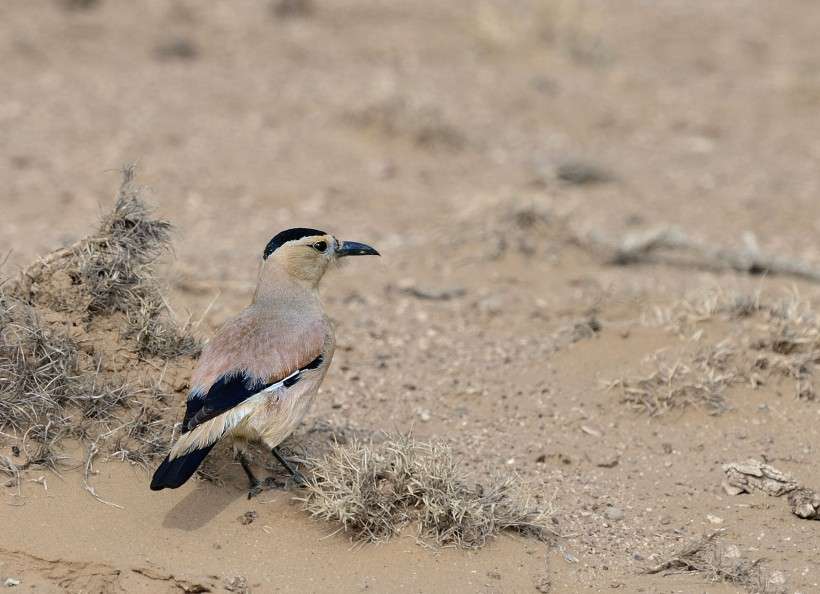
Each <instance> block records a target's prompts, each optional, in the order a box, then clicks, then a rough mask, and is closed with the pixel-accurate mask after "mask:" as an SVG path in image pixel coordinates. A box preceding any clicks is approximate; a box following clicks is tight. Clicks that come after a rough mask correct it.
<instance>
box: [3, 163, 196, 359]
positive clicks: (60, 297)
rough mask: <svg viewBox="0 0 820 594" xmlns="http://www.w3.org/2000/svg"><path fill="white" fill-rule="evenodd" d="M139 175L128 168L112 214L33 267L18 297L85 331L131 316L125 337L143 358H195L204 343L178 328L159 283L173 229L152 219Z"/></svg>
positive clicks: (16, 289)
mask: <svg viewBox="0 0 820 594" xmlns="http://www.w3.org/2000/svg"><path fill="white" fill-rule="evenodd" d="M134 175H135V170H134V167H133V166H128V167H125V168H124V169H123V173H122V183H121V184H120V188H119V191H118V192H117V197H116V200H115V203H114V208H113V210H112V211H111V212H110V213H108V214H106V215H105V216H103V218H102V221H101V222H100V226H99V229H98V231H97V232H96V233H95V234H93V235H91V236H90V237H87V238H85V239H82V240H80V241H78V242H77V243H75V244H74V245H72V246H70V247H68V248H64V249H60V250H57V251H55V252H53V253H51V254H49V255H48V256H46V257H45V258H42V259H40V260H37V261H36V262H34V263H33V264H31V265H30V266H29V267H28V268H26V269H25V270H24V271H23V273H22V275H21V277H20V279H19V281H18V282H17V283H16V285H15V287H14V292H15V294H16V295H17V296H18V297H19V298H20V299H22V300H24V301H26V302H28V303H30V304H32V305H34V306H36V307H40V308H47V309H51V310H54V311H57V312H65V313H68V314H69V315H70V316H72V317H74V318H79V319H80V320H81V321H83V322H84V323H86V324H87V323H88V322H89V321H91V320H93V319H94V318H95V317H99V316H108V315H112V314H116V313H122V314H125V316H126V319H127V322H126V324H125V327H124V328H123V332H124V335H125V336H126V337H134V338H136V340H137V343H138V346H137V352H139V353H140V354H141V355H145V356H156V357H161V358H163V359H172V358H175V357H179V356H184V355H196V354H197V353H198V352H199V348H200V343H199V341H198V340H197V339H196V338H194V336H193V335H192V334H191V328H190V326H189V325H180V324H178V323H177V322H176V320H175V319H174V316H173V315H172V312H171V311H170V309H169V308H168V306H167V304H166V302H165V300H164V299H163V297H162V292H161V290H160V288H159V286H158V284H157V282H156V279H155V276H156V273H155V265H156V261H157V259H158V258H159V257H160V256H162V255H163V254H165V253H167V252H169V251H170V245H171V244H170V241H171V235H170V233H171V224H170V223H169V222H168V221H165V220H163V219H158V218H155V217H154V216H153V212H152V211H151V209H150V208H149V207H148V206H147V205H146V204H145V202H144V201H143V200H142V196H141V193H142V188H141V187H140V186H139V185H137V183H136V182H135V181H134Z"/></svg>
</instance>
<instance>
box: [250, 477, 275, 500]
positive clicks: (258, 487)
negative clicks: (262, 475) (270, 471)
mask: <svg viewBox="0 0 820 594" xmlns="http://www.w3.org/2000/svg"><path fill="white" fill-rule="evenodd" d="M278 486H279V485H278V484H277V483H276V480H275V479H274V478H273V477H272V476H269V477H268V478H266V479H265V480H264V481H260V480H254V481H253V482H251V486H250V488H249V489H248V499H253V498H254V497H256V496H257V495H259V494H260V493H261V492H262V491H270V490H271V489H274V488H276V487H278Z"/></svg>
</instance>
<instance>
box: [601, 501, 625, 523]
mask: <svg viewBox="0 0 820 594" xmlns="http://www.w3.org/2000/svg"><path fill="white" fill-rule="evenodd" d="M604 517H605V518H606V519H607V520H610V521H612V522H618V521H620V520H623V519H624V510H622V509H621V508H620V507H615V506H614V505H611V506H609V507H607V508H606V510H605V511H604Z"/></svg>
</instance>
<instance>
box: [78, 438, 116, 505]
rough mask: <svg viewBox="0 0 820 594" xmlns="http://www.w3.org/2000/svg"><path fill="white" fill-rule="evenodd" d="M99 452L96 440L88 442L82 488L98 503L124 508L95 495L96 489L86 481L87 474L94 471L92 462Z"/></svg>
mask: <svg viewBox="0 0 820 594" xmlns="http://www.w3.org/2000/svg"><path fill="white" fill-rule="evenodd" d="M99 452H100V450H99V448H98V447H97V442H96V441H94V442H91V443H90V444H88V454H86V457H85V471H84V472H83V488H84V489H85V490H86V491H88V492H89V493H91V496H92V497H93V498H94V499H96V500H97V501H99V502H100V503H104V504H105V505H110V506H111V507H116V508H117V509H125V508H124V507H123V506H121V505H118V504H116V503H113V502H111V501H106V500H105V499H103V498H102V497H100V496H99V495H97V490H96V489H95V488H94V487H92V486H91V484H90V483H89V482H88V479H89V476H90V475H91V473H92V472H94V469H93V467H92V463H93V461H94V458H95V457H96V456H97V454H98V453H99Z"/></svg>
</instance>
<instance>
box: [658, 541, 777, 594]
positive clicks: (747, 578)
mask: <svg viewBox="0 0 820 594" xmlns="http://www.w3.org/2000/svg"><path fill="white" fill-rule="evenodd" d="M720 534H721V532H720V531H716V532H712V533H710V534H707V535H704V536H702V537H700V538H697V539H695V540H693V541H691V542H689V543H687V544H685V545H684V546H683V547H681V548H680V549H678V550H677V551H676V552H674V553H673V554H672V555H671V556H670V557H669V558H668V559H666V560H665V561H663V562H662V563H660V564H658V565H656V566H654V567H651V568H649V569H648V570H647V571H646V573H650V574H654V573H665V574H667V575H669V574H675V573H699V574H702V575H703V576H704V577H705V578H706V579H707V580H708V581H710V582H728V583H730V584H735V585H737V586H740V587H742V588H744V589H745V590H746V591H747V592H752V593H754V594H776V593H781V592H784V591H785V589H784V588H783V584H782V583H779V582H781V580H780V579H779V577H778V575H777V574H771V575H769V574H767V573H766V572H764V571H763V568H762V567H761V563H762V561H763V560H762V559H756V560H754V561H749V560H748V559H744V558H742V557H741V556H740V551H739V550H738V548H737V547H736V546H723V545H722V544H721V543H720V542H718V537H719V536H720Z"/></svg>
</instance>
